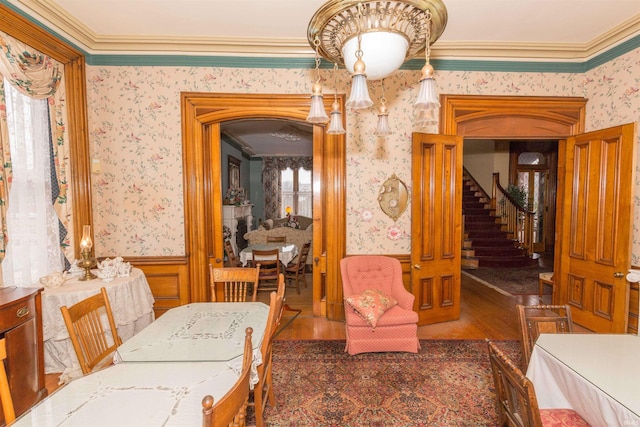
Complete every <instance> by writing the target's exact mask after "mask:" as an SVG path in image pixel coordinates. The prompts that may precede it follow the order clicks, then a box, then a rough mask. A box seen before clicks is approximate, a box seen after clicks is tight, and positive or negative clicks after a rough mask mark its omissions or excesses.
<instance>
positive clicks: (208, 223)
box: [180, 92, 346, 319]
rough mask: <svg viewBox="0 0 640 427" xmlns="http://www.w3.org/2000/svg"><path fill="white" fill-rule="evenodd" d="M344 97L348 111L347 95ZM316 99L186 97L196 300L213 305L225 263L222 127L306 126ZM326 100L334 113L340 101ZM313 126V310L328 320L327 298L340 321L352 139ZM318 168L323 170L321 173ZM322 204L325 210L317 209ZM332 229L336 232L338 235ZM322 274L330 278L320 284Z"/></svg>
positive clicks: (187, 192) (188, 232)
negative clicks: (213, 288) (212, 275)
mask: <svg viewBox="0 0 640 427" xmlns="http://www.w3.org/2000/svg"><path fill="white" fill-rule="evenodd" d="M338 98H339V103H340V108H341V111H344V95H339V96H338ZM310 101H311V100H310V97H309V96H308V95H283V94H239V93H193V92H186V93H181V95H180V106H181V118H182V148H183V176H184V210H185V212H184V217H185V247H186V252H187V253H186V255H187V258H188V260H189V261H188V263H189V265H188V270H189V291H190V296H189V301H191V302H198V301H205V300H206V298H207V287H208V285H207V274H208V264H209V260H210V259H213V260H221V259H223V244H222V188H221V187H222V185H221V180H220V176H219V175H220V174H219V173H218V174H215V173H212V171H213V169H211V167H210V166H209V165H218V167H219V165H220V164H221V162H220V132H219V127H220V123H221V122H224V121H228V120H237V119H259V118H272V119H286V120H300V121H305V120H306V117H307V114H308V112H309V106H310V103H311V102H310ZM324 103H325V108H326V109H329V110H330V109H331V106H332V103H333V97H327V98H326V99H324ZM313 128H314V129H313V146H314V148H313V154H314V182H320V183H322V185H321V186H316V185H314V213H313V216H314V225H313V227H314V228H313V246H314V249H313V251H314V253H313V256H314V281H313V282H314V283H313V300H314V301H313V311H314V315H318V316H319V315H320V310H321V305H320V299H321V297H322V295H323V293H324V294H325V296H326V316H327V318H329V319H333V318H336V317H340V315H341V314H340V313H341V310H342V286H341V281H340V259H342V258H343V257H344V256H345V254H346V242H345V236H346V232H345V223H346V144H345V136H344V135H327V134H326V132H325V126H324V125H317V124H315V125H314V126H313ZM317 165H320V166H321V167H320V169H321V170H319V171H318V170H316V169H317V167H316V166H317ZM320 174H321V175H320ZM317 203H321V205H317ZM318 206H319V207H320V209H316V208H317V207H318ZM323 212H331V215H323ZM214 218H219V219H220V221H215V220H213V219H214ZM326 230H331V233H330V235H328V232H327V231H326ZM316 258H317V259H316ZM320 275H321V277H322V280H315V279H316V278H319V277H320ZM323 285H325V286H326V288H325V289H323Z"/></svg>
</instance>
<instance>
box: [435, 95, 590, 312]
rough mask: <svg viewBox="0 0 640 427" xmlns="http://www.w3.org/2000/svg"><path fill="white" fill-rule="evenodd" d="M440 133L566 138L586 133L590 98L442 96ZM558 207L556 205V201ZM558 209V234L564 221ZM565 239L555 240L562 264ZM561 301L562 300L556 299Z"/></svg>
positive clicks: (560, 194)
mask: <svg viewBox="0 0 640 427" xmlns="http://www.w3.org/2000/svg"><path fill="white" fill-rule="evenodd" d="M440 104H441V108H440V133H442V134H445V135H458V136H462V137H464V138H476V139H478V138H483V139H532V140H535V139H558V140H559V142H558V150H560V144H563V143H564V141H562V140H564V139H566V138H568V137H570V136H573V135H579V134H581V133H584V129H585V119H586V104H587V99H586V98H581V97H538V96H524V97H520V96H474V95H440ZM557 170H558V181H557V189H558V190H557V193H556V199H559V200H562V199H563V197H564V192H563V190H562V189H563V188H564V176H563V173H562V172H563V171H564V165H561V164H558V165H557ZM556 206H557V204H556ZM557 213H558V211H557V210H556V229H555V234H556V236H561V235H562V234H563V233H562V231H563V230H562V221H558V215H557ZM561 245H562V239H558V238H556V239H555V242H554V248H555V249H554V257H555V259H554V265H560V260H559V259H558V257H559V256H560V254H561V252H562V251H561V249H562V248H561ZM555 302H559V301H554V303H555Z"/></svg>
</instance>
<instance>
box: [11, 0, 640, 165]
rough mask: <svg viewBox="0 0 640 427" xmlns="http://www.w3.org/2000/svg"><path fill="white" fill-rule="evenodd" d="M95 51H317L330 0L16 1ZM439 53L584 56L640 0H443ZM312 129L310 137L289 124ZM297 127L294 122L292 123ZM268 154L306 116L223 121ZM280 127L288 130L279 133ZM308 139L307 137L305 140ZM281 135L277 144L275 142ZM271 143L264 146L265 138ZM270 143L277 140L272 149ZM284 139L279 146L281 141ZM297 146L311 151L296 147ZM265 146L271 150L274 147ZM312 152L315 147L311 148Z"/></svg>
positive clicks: (287, 145) (637, 23) (630, 16)
mask: <svg viewBox="0 0 640 427" xmlns="http://www.w3.org/2000/svg"><path fill="white" fill-rule="evenodd" d="M8 1H9V2H10V3H12V4H14V5H15V6H16V7H18V8H20V9H22V10H24V11H25V12H27V13H28V14H29V15H30V16H33V17H34V18H36V19H38V20H40V21H41V22H42V23H44V24H45V25H48V26H50V27H51V28H53V29H55V30H56V31H57V32H58V33H60V34H62V35H63V36H65V37H68V38H69V39H70V40H72V41H74V42H75V43H76V44H77V45H79V46H80V47H82V48H83V49H85V50H86V51H87V52H89V53H92V54H105V53H131V54H133V53H138V54H144V53H156V54H157V53H164V54H168V55H171V54H203V53H207V54H215V55H233V56H253V57H255V56H270V57H283V58H286V57H289V58H293V57H307V58H308V57H312V56H313V50H312V49H311V47H310V46H309V43H308V42H307V26H308V23H309V20H310V19H311V17H312V16H313V14H314V13H315V11H316V10H317V9H318V7H319V6H320V5H322V4H323V3H324V1H323V0H259V1H255V0H254V1H248V0H8ZM444 3H445V5H446V7H447V11H448V16H449V18H448V23H447V26H446V28H445V30H444V33H443V35H442V36H441V38H440V39H439V40H438V41H437V42H436V43H435V44H434V46H433V48H432V57H433V58H442V59H445V58H446V59H473V58H476V59H477V58H483V59H490V58H493V59H502V60H512V61H525V60H527V61H563V62H570V61H576V62H584V61H586V60H587V59H589V58H590V57H593V56H595V55H597V54H598V53H601V52H603V51H606V50H607V49H610V48H612V47H613V46H615V45H616V44H619V43H621V42H623V41H624V40H626V39H628V38H629V37H631V36H633V35H635V34H637V33H638V32H639V31H640V0H606V1H603V0H444ZM286 126H288V127H289V128H288V131H289V132H290V133H292V134H298V135H305V134H306V135H307V136H306V138H307V146H306V147H304V144H302V143H301V142H300V141H298V142H297V143H295V144H294V142H293V141H288V140H287V139H286V137H285V138H283V135H286V133H287V130H286V129H285V131H284V133H283V132H282V128H283V127H286ZM291 126H295V129H294V130H293V131H292V130H291V129H292V128H291ZM223 132H226V133H227V134H228V135H229V137H231V138H233V139H236V141H237V142H238V143H239V144H240V145H248V146H252V148H251V149H249V150H248V151H249V152H253V153H255V154H256V155H260V154H288V155H310V144H309V143H308V140H310V135H311V130H310V127H309V126H305V125H304V124H295V123H294V124H292V123H283V122H278V121H275V122H272V121H267V120H263V121H259V122H256V121H250V122H244V123H241V124H238V123H236V124H227V125H226V126H224V127H223ZM278 132H279V133H281V135H280V137H272V136H271V134H275V133H278ZM303 140H304V139H303ZM273 144H275V145H273ZM261 146H263V148H262V147H261ZM267 147H269V148H267ZM274 147H279V148H274ZM295 147H304V149H303V152H296V153H292V151H291V150H293V149H294V148H295ZM264 150H270V152H266V151H264ZM305 153H309V154H305Z"/></svg>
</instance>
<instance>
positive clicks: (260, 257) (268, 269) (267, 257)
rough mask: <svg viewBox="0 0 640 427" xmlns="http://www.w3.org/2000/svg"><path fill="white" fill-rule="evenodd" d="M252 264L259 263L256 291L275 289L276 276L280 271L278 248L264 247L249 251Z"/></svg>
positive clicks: (276, 286) (276, 284)
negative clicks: (264, 248)
mask: <svg viewBox="0 0 640 427" xmlns="http://www.w3.org/2000/svg"><path fill="white" fill-rule="evenodd" d="M251 257H252V259H253V263H254V265H258V264H260V280H259V282H258V291H277V290H278V276H279V275H280V273H281V268H282V266H281V264H280V250H279V249H277V248H276V249H266V250H258V249H253V250H252V251H251Z"/></svg>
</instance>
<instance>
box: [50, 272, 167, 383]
mask: <svg viewBox="0 0 640 427" xmlns="http://www.w3.org/2000/svg"><path fill="white" fill-rule="evenodd" d="M102 287H104V288H105V289H106V290H107V296H108V297H109V303H110V305H111V311H112V312H113V317H114V320H115V323H116V327H117V328H118V335H119V336H120V338H121V339H122V341H124V342H126V341H127V340H128V339H130V338H131V337H133V336H134V335H135V334H136V333H138V332H140V331H141V330H143V329H144V328H145V327H147V326H148V325H150V324H151V323H152V322H153V320H154V319H155V315H154V311H153V304H154V302H155V300H154V297H153V294H152V293H151V288H150V287H149V283H148V282H147V278H146V277H145V275H144V273H143V272H142V270H140V269H139V268H132V269H131V272H130V273H129V276H126V277H116V278H114V279H112V280H110V281H108V282H105V281H104V280H102V279H93V280H86V281H81V280H79V279H78V278H70V279H68V280H66V281H65V282H64V284H63V285H62V286H58V287H55V288H52V287H45V289H44V291H43V293H42V330H43V339H44V362H45V373H47V374H49V373H61V375H60V381H61V382H66V381H68V380H71V379H73V378H77V377H79V376H81V375H82V371H81V369H80V364H79V363H78V358H77V356H76V353H75V350H74V349H73V345H72V344H71V338H70V337H69V331H68V330H67V327H66V325H65V323H64V319H63V318H62V314H61V312H60V307H62V306H67V307H70V306H72V305H74V304H76V303H77V302H80V301H81V300H84V299H85V298H88V297H90V296H93V295H96V294H98V293H99V292H100V288H102ZM105 319H106V315H105ZM105 322H106V320H105Z"/></svg>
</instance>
